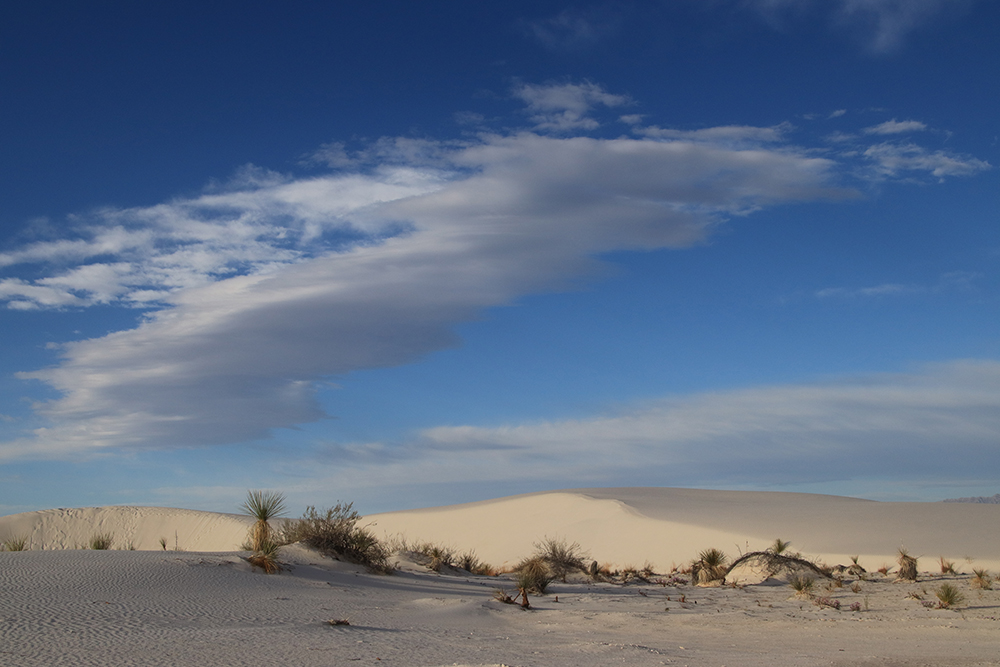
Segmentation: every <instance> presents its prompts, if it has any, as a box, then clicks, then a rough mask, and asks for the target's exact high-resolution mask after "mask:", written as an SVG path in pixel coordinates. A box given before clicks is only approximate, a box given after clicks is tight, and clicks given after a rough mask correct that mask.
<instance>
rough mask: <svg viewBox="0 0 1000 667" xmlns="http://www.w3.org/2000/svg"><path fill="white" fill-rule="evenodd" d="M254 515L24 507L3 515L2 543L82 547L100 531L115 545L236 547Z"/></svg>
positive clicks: (143, 548)
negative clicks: (24, 540) (162, 542)
mask: <svg viewBox="0 0 1000 667" xmlns="http://www.w3.org/2000/svg"><path fill="white" fill-rule="evenodd" d="M251 523H252V520H251V519H250V518H249V517H246V516H242V515H239V514H220V513H217V512H199V511H196V510H183V509H171V508H166V507H132V506H113V507H82V508H73V509H65V508H63V509H51V510H42V511H39V512H24V513H23V514H11V515H8V516H3V517H0V542H3V541H5V540H7V539H10V538H20V537H25V538H27V539H28V548H29V549H37V550H52V549H79V548H83V547H86V546H87V545H89V544H90V540H91V538H92V537H94V536H95V535H98V534H111V535H113V536H114V544H113V546H112V548H113V549H127V548H129V547H132V548H135V549H137V550H140V551H152V550H160V549H162V548H163V547H162V546H161V545H160V540H161V539H163V540H165V541H166V542H167V548H168V549H170V550H184V551H237V550H239V548H240V545H241V544H242V543H243V542H245V541H246V539H247V529H248V528H249V526H250V524H251Z"/></svg>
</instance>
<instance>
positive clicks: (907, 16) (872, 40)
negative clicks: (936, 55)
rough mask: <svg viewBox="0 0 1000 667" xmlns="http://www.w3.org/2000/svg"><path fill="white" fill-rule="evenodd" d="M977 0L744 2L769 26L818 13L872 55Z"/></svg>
mask: <svg viewBox="0 0 1000 667" xmlns="http://www.w3.org/2000/svg"><path fill="white" fill-rule="evenodd" d="M975 2H976V0H747V2H746V3H745V4H748V5H749V6H751V7H754V8H755V9H756V10H757V11H759V12H760V13H761V14H762V15H763V16H765V17H766V18H767V19H769V20H770V21H772V22H776V23H777V22H780V20H781V19H782V18H783V17H785V16H787V15H792V16H794V17H796V18H797V17H798V16H801V15H803V14H807V13H811V12H812V11H818V12H820V13H823V14H826V16H827V17H828V19H829V20H830V21H831V23H832V24H833V25H835V26H838V27H840V28H842V29H846V30H850V31H852V32H855V33H857V34H859V35H860V36H861V37H862V39H863V40H864V41H865V43H867V46H868V48H869V49H870V50H871V51H874V52H877V53H883V52H889V51H894V50H896V49H898V48H899V47H900V46H901V45H902V44H903V42H904V41H905V40H906V39H907V38H908V37H909V36H910V35H911V34H912V33H914V32H916V31H918V30H920V29H922V28H924V27H925V26H927V25H930V24H932V23H933V22H934V21H940V20H942V19H944V20H947V19H948V18H950V17H951V16H954V15H957V14H960V13H961V12H964V11H965V10H966V9H967V8H968V7H969V6H971V5H972V4H974V3H975Z"/></svg>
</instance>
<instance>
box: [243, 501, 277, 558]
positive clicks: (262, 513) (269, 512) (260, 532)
mask: <svg viewBox="0 0 1000 667" xmlns="http://www.w3.org/2000/svg"><path fill="white" fill-rule="evenodd" d="M240 511H241V512H243V514H246V515H248V516H252V517H253V518H255V519H257V522H256V523H254V525H253V526H251V527H250V533H249V539H248V542H247V545H248V546H249V547H250V549H249V550H250V551H261V550H262V549H263V547H264V546H265V545H266V544H267V543H268V542H275V538H274V536H273V535H272V530H271V524H270V523H269V522H270V521H271V519H276V518H278V517H280V516H283V515H284V514H285V496H284V495H283V494H281V493H278V492H277V491H259V490H251V491H247V499H246V500H244V501H243V504H242V505H240Z"/></svg>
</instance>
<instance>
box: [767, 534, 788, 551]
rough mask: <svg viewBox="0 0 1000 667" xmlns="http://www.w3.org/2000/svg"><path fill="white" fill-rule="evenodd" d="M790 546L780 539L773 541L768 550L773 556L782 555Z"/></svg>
mask: <svg viewBox="0 0 1000 667" xmlns="http://www.w3.org/2000/svg"><path fill="white" fill-rule="evenodd" d="M790 546H792V543H791V542H786V541H785V540H783V539H781V538H780V537H779V538H777V539H776V540H774V544H772V545H771V547H770V548H769V549H768V551H770V552H771V553H773V554H782V553H785V552H786V551H788V547H790Z"/></svg>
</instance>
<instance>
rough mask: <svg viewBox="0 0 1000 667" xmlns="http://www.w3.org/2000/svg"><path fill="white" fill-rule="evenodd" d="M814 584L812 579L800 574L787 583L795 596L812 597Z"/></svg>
mask: <svg viewBox="0 0 1000 667" xmlns="http://www.w3.org/2000/svg"><path fill="white" fill-rule="evenodd" d="M815 583H816V581H815V580H814V579H813V578H812V577H807V576H805V575H802V574H797V575H795V576H794V577H792V578H791V579H790V580H789V581H788V585H789V586H791V587H792V588H793V589H795V593H796V594H797V595H812V592H813V586H814V585H815Z"/></svg>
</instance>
